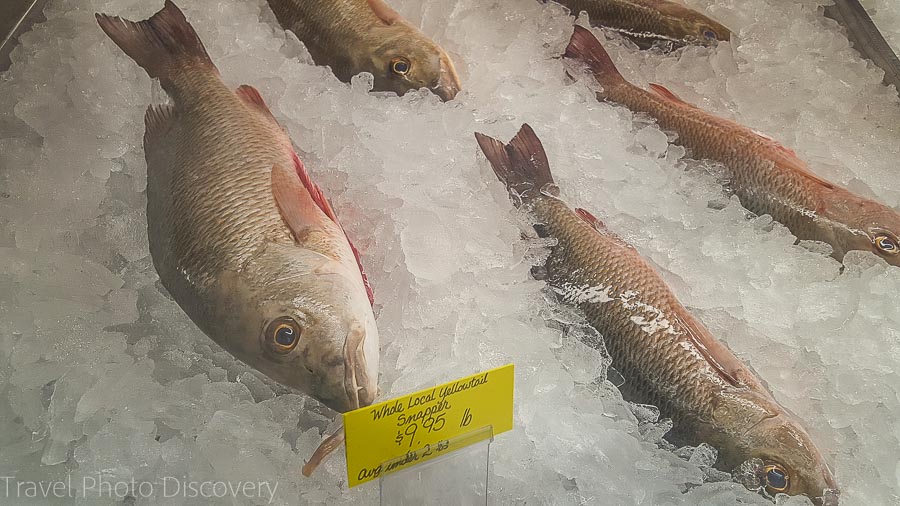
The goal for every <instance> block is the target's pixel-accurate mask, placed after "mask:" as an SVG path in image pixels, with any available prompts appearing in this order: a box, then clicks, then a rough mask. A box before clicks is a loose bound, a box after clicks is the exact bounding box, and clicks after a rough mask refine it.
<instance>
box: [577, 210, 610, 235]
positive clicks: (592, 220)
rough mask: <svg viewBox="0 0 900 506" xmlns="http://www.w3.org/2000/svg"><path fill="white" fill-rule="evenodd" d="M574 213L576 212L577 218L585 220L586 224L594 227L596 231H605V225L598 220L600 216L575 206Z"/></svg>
mask: <svg viewBox="0 0 900 506" xmlns="http://www.w3.org/2000/svg"><path fill="white" fill-rule="evenodd" d="M575 214H577V215H578V217H579V218H581V219H582V220H584V221H585V222H587V224H588V225H590V226H592V227H594V228H595V229H596V230H597V231H598V232H604V233H605V232H606V225H604V224H603V222H602V221H600V218H597V217H596V216H594V215H593V214H591V213H590V212H588V211H587V210H586V209H582V208H580V207H576V208H575Z"/></svg>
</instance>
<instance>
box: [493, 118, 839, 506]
mask: <svg viewBox="0 0 900 506" xmlns="http://www.w3.org/2000/svg"><path fill="white" fill-rule="evenodd" d="M475 136H476V139H477V141H478V144H479V146H480V147H481V149H482V151H483V152H484V154H485V155H486V156H487V158H488V160H489V161H490V163H491V167H492V169H493V170H494V173H495V174H496V175H497V178H498V179H500V180H501V181H502V182H504V183H505V184H506V187H507V189H508V191H509V194H510V197H511V199H512V201H513V203H514V204H515V205H516V206H518V207H521V208H522V209H523V210H525V211H527V212H529V213H530V214H531V215H532V216H533V217H534V219H535V229H536V230H537V231H538V233H539V235H541V236H545V237H551V238H553V239H555V240H556V243H555V244H554V245H553V246H552V247H551V249H550V254H549V256H548V257H547V260H546V262H545V264H544V269H543V270H542V271H541V272H542V273H543V274H544V275H545V278H544V279H546V281H547V282H548V283H549V284H550V285H551V286H552V287H553V288H554V290H556V291H557V292H558V293H559V294H560V295H561V296H562V298H563V300H564V301H566V302H569V303H572V304H575V305H577V306H578V307H579V308H580V309H581V310H582V311H584V313H585V316H586V318H587V320H588V322H589V323H590V324H591V325H592V326H593V327H594V328H596V329H597V330H598V331H599V332H600V334H601V335H602V336H603V340H604V344H605V347H606V350H607V352H608V353H609V355H610V357H611V359H612V363H611V365H612V367H614V368H616V369H617V370H618V371H619V372H620V373H621V374H622V376H623V378H624V379H625V382H624V383H623V384H622V385H621V386H619V389H620V390H621V392H622V394H623V397H625V398H627V399H628V400H631V401H636V402H640V403H646V404H653V405H655V406H657V407H658V408H659V409H660V413H661V414H662V415H663V416H665V417H669V418H672V420H673V422H674V432H673V434H674V438H675V439H676V441H677V442H679V443H685V444H692V445H696V444H699V443H701V442H705V443H709V444H711V445H713V446H714V447H716V449H717V450H718V452H719V453H718V457H719V460H718V461H717V464H716V465H717V466H718V467H720V468H722V469H725V470H727V471H733V470H736V469H737V468H738V467H739V466H741V464H742V463H745V462H748V461H751V460H754V459H758V460H759V461H760V462H762V464H759V465H757V467H755V468H754V471H753V473H754V476H753V478H754V479H759V484H760V486H761V487H765V488H766V490H767V491H768V492H769V493H771V494H773V495H774V494H776V493H779V492H784V493H788V494H790V495H795V494H806V495H808V496H809V497H810V498H812V499H813V500H814V501H816V502H817V504H825V505H828V506H832V505H834V504H836V503H837V490H836V489H837V485H836V483H835V481H834V478H833V476H832V475H831V472H830V470H829V469H828V466H827V465H826V463H825V461H824V458H823V457H822V455H821V454H820V453H819V452H818V450H817V449H816V447H815V445H814V444H813V442H812V440H811V439H810V437H809V435H808V434H807V433H806V431H805V430H804V429H803V427H802V425H801V424H800V422H799V421H798V420H797V419H796V417H794V416H793V415H792V414H791V413H790V412H789V411H787V410H786V409H785V408H784V407H782V406H780V405H779V404H778V403H777V402H776V401H775V399H774V397H773V396H772V394H771V393H770V392H769V391H768V389H767V388H766V387H765V386H764V385H763V383H762V381H761V380H760V379H759V378H758V377H757V376H756V374H755V373H754V372H753V371H752V370H751V369H750V368H749V367H747V366H746V365H744V364H743V363H742V362H741V361H740V360H738V358H737V357H735V356H734V354H733V353H731V351H730V350H728V348H726V347H725V346H724V345H723V344H721V343H720V342H719V341H718V340H716V339H715V337H714V336H712V334H710V333H709V331H708V330H707V329H706V328H705V327H704V326H703V325H702V324H701V323H700V322H699V321H698V320H696V319H695V318H694V317H693V316H692V315H691V314H690V313H689V312H688V310H687V309H686V308H685V307H684V306H683V305H682V304H681V303H680V302H679V301H678V299H677V298H676V297H675V295H674V293H672V291H671V290H670V289H669V287H668V286H667V285H666V283H665V281H664V280H663V279H662V277H661V276H660V275H659V274H658V273H657V272H656V271H655V270H654V269H653V267H651V266H650V264H649V263H648V262H647V261H645V260H644V259H643V258H642V257H641V256H640V254H639V253H638V252H637V250H635V249H634V248H633V247H631V246H630V245H628V244H627V243H626V242H625V241H623V240H622V239H620V238H619V237H618V236H616V235H615V234H613V233H611V232H610V231H609V230H608V229H607V228H606V226H605V225H603V223H602V222H600V220H598V219H597V218H594V217H593V216H591V215H590V213H588V212H587V211H585V210H583V209H576V210H574V211H573V210H571V209H570V208H569V207H568V206H567V205H566V204H565V203H564V202H563V201H562V200H561V199H559V197H558V195H559V189H558V188H557V187H556V185H555V183H554V182H553V177H552V174H551V171H550V167H549V162H548V160H547V156H546V153H545V151H544V149H543V146H542V145H541V143H540V141H539V140H538V138H537V136H536V135H535V133H534V131H533V130H532V129H531V127H529V126H528V125H523V126H522V128H521V130H520V131H519V133H518V134H516V136H515V137H513V139H512V140H511V141H510V142H509V144H504V143H502V142H500V141H498V140H496V139H492V138H490V137H487V136H485V135H483V134H480V133H476V134H475ZM671 436H672V435H670V437H671Z"/></svg>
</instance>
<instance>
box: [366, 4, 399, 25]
mask: <svg viewBox="0 0 900 506" xmlns="http://www.w3.org/2000/svg"><path fill="white" fill-rule="evenodd" d="M366 1H367V2H368V4H369V8H370V9H372V12H374V13H375V15H376V16H378V19H380V20H381V22H382V23H384V24H386V25H392V24H394V23H396V22H397V21H399V20H401V19H403V17H401V16H400V14H398V13H397V11H395V10H394V9H392V8H391V6H390V5H388V4H386V3H384V0H366Z"/></svg>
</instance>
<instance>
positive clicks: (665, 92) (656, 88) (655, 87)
mask: <svg viewBox="0 0 900 506" xmlns="http://www.w3.org/2000/svg"><path fill="white" fill-rule="evenodd" d="M648 86H650V89H651V90H652V91H653V93H656V94H657V95H659V96H660V97H662V98H664V99H666V100H669V101H671V102H675V103H676V104H684V105H689V106H691V107H696V106H695V105H694V104H691V103H688V102H685V101H684V100H682V99H680V98H679V97H678V95H676V94H674V93H672V91H671V90H669V89H668V88H666V87H665V86H663V85H661V84H656V83H650V84H649V85H648Z"/></svg>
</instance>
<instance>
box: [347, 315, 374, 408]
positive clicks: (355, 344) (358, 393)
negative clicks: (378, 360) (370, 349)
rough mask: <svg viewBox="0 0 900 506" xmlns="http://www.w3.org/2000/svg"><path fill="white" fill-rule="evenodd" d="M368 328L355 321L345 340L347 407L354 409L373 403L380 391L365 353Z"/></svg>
mask: <svg viewBox="0 0 900 506" xmlns="http://www.w3.org/2000/svg"><path fill="white" fill-rule="evenodd" d="M365 339H366V329H365V327H363V326H362V325H361V324H360V323H359V322H354V323H353V325H352V326H351V328H350V333H349V334H348V335H347V339H346V340H345V341H344V350H343V354H344V391H345V392H346V394H347V396H346V402H347V406H346V409H343V410H341V409H339V410H338V411H352V410H354V409H359V408H362V407H365V406H368V405H370V404H372V402H374V401H375V395H376V394H377V392H378V385H377V380H378V378H373V377H371V375H370V374H369V369H368V363H367V361H366V353H365V346H364V343H365Z"/></svg>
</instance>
